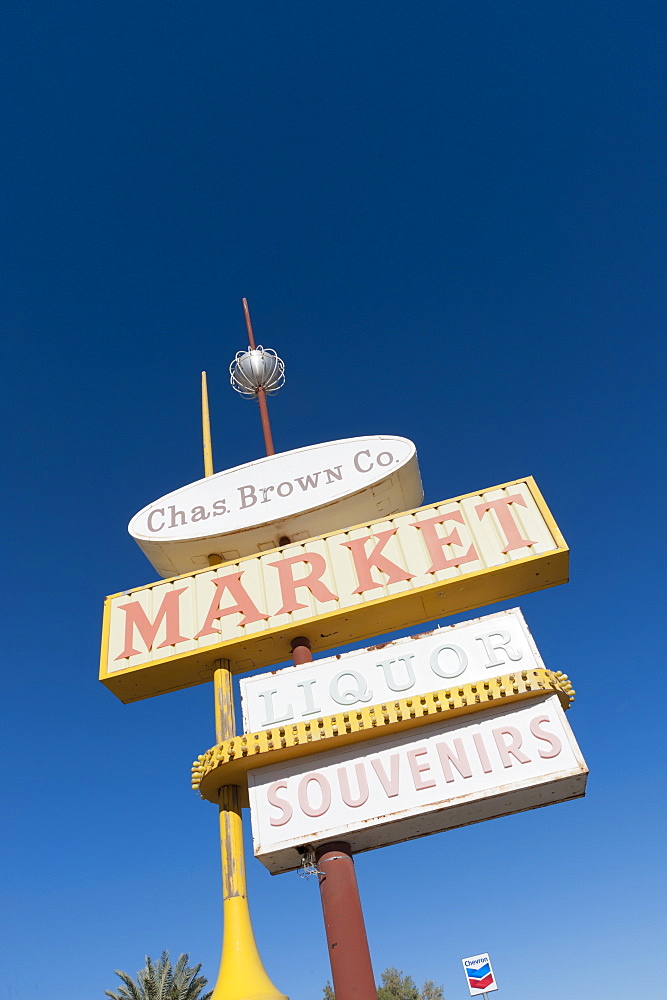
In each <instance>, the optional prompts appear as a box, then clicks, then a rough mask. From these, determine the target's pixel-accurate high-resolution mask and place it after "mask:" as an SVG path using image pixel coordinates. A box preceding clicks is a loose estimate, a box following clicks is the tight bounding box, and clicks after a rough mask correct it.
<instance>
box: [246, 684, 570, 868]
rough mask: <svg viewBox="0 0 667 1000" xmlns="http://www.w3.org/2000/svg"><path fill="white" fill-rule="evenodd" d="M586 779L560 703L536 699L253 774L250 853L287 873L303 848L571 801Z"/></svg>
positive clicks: (375, 842)
mask: <svg viewBox="0 0 667 1000" xmlns="http://www.w3.org/2000/svg"><path fill="white" fill-rule="evenodd" d="M587 773H588V772H587V769H586V764H585V762H584V760H583V758H582V756H581V752H580V750H579V748H578V746H577V744H576V741H575V739H574V735H573V734H572V730H571V729H570V727H569V725H568V723H567V721H566V719H565V716H564V713H563V709H562V708H561V705H560V702H559V699H558V696H557V695H555V694H553V695H546V696H544V695H542V696H539V697H536V698H534V699H531V700H530V702H528V703H522V704H516V705H513V706H502V707H499V708H497V709H489V710H484V711H483V712H479V713H476V714H473V715H469V716H464V717H461V718H458V719H456V720H453V721H451V722H445V723H438V722H435V723H433V724H432V725H429V726H428V727H426V728H425V729H424V730H422V731H421V732H420V733H416V732H410V731H408V732H405V733H403V734H401V735H399V736H394V737H379V738H377V737H376V738H373V739H372V740H371V741H370V742H369V743H367V744H366V745H364V746H352V747H350V748H349V749H346V750H338V751H336V750H332V751H330V752H325V753H322V754H318V755H317V756H315V757H311V758H310V759H309V758H300V759H297V760H294V761H289V762H286V763H283V764H277V765H275V766H267V767H263V768H258V769H257V770H251V771H249V773H248V790H249V795H250V807H251V818H252V829H253V843H254V850H255V855H256V857H258V858H259V860H260V861H261V862H262V863H263V864H264V865H265V866H266V867H267V868H268V869H269V871H271V872H272V873H273V874H277V873H279V872H285V871H290V870H293V869H295V868H298V867H299V866H300V865H301V861H302V857H303V848H304V847H312V846H315V845H317V844H321V843H327V842H329V841H334V840H345V841H347V842H348V843H349V844H350V846H351V848H352V850H353V852H354V853H358V852H359V851H368V850H372V849H374V848H377V847H384V846H386V845H388V844H395V843H398V842H400V841H403V840H411V839H413V838H415V837H422V836H425V835H426V834H430V833H438V832H441V831H443V830H450V829H453V828H454V827H459V826H466V825H468V824H471V823H477V822H480V821H481V820H486V819H493V818H495V817H498V816H503V815H508V814H510V813H515V812H521V811H523V810H525V809H533V808H536V807H537V806H542V805H547V804H549V803H551V802H562V801H565V800H567V799H572V798H578V797H580V796H582V795H583V794H584V791H585V787H586V776H587Z"/></svg>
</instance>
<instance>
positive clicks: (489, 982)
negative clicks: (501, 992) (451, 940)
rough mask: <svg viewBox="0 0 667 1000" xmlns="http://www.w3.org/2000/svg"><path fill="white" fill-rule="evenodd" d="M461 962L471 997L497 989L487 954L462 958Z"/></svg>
mask: <svg viewBox="0 0 667 1000" xmlns="http://www.w3.org/2000/svg"><path fill="white" fill-rule="evenodd" d="M461 961H462V963H463V971H464V972H465V974H466V980H467V982H468V989H469V990H470V996H471V997H476V996H479V995H480V993H490V992H491V991H492V990H497V989H498V984H497V982H496V977H495V976H494V974H493V968H492V966H491V959H490V958H489V954H488V952H484V953H483V954H482V955H473V956H472V957H471V958H462V959H461Z"/></svg>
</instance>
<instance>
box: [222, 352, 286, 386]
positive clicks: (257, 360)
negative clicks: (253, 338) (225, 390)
mask: <svg viewBox="0 0 667 1000" xmlns="http://www.w3.org/2000/svg"><path fill="white" fill-rule="evenodd" d="M229 374H230V376H231V377H230V380H229V381H230V382H231V384H232V388H233V389H236V391H237V392H239V393H240V394H241V395H242V396H245V397H246V399H252V398H253V397H256V396H257V393H258V391H259V390H260V389H263V390H264V392H265V393H266V394H267V396H271V395H272V394H273V393H274V392H278V389H280V388H282V386H283V385H284V384H285V365H284V363H283V361H282V360H281V359H280V358H279V357H278V355H277V354H276V352H275V351H272V350H271V349H270V348H268V347H262V346H261V344H260V345H259V347H249V348H248V350H247V351H238V352H237V354H236V357H235V358H234V360H233V361H232V363H231V365H230V366H229Z"/></svg>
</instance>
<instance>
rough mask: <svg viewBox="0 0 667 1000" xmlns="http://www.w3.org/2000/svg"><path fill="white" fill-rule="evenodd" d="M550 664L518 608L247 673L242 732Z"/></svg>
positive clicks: (242, 687) (244, 680)
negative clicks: (306, 660) (339, 652)
mask: <svg viewBox="0 0 667 1000" xmlns="http://www.w3.org/2000/svg"><path fill="white" fill-rule="evenodd" d="M535 668H544V663H543V662H542V658H541V656H540V654H539V652H538V650H537V647H536V646H535V643H534V641H533V637H532V636H531V634H530V632H529V630H528V626H527V625H526V621H525V619H524V617H523V615H522V613H521V611H520V609H519V608H514V609H512V610H511V611H501V612H500V613H499V614H495V615H486V616H484V617H483V618H476V619H474V620H473V621H468V622H461V623H460V624H458V625H449V626H448V627H447V628H439V629H436V630H435V631H433V632H426V633H424V634H422V635H418V636H407V637H406V638H403V639H397V640H396V641H394V642H385V643H381V644H379V645H377V646H371V647H370V649H355V650H353V651H352V652H351V653H342V654H339V655H338V656H332V657H327V658H326V659H318V660H316V661H314V662H312V663H303V664H301V665H300V666H296V667H285V668H284V669H283V670H276V671H273V672H271V673H269V672H265V673H262V674H257V675H255V676H254V677H244V678H242V679H241V682H240V689H241V705H242V709H243V731H244V732H246V733H250V732H254V731H256V730H261V729H271V728H272V727H273V726H276V725H284V724H286V723H292V722H301V721H304V720H306V719H312V718H314V717H317V716H320V715H331V714H332V713H336V712H340V711H341V708H344V709H352V710H356V709H357V708H361V707H362V706H364V705H368V704H374V703H377V702H385V701H393V700H395V699H396V698H408V697H410V696H412V695H420V694H425V693H426V692H428V691H432V690H433V689H434V688H436V687H444V686H447V685H448V684H449V685H451V684H454V683H455V684H456V685H461V684H469V683H471V682H472V681H478V680H482V679H486V678H488V677H493V675H494V674H498V673H507V672H508V671H511V670H516V671H521V670H533V669H535Z"/></svg>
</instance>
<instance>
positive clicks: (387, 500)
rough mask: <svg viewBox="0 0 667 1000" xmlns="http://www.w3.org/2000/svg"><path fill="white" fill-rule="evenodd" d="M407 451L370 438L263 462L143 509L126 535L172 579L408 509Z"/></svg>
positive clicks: (416, 493)
mask: <svg viewBox="0 0 667 1000" xmlns="http://www.w3.org/2000/svg"><path fill="white" fill-rule="evenodd" d="M423 497H424V491H423V489H422V484H421V477H420V475H419V466H418V464H417V453H416V450H415V446H414V444H413V443H412V441H408V440H407V438H402V437H395V436H388V435H387V436H385V435H373V436H368V437H358V438H346V439H344V440H342V441H329V442H327V443H325V444H317V445H311V446H309V447H307V448H297V449H295V450H294V451H286V452H281V453H279V454H277V455H269V456H267V457H266V458H261V459H259V460H258V461H256V462H249V463H247V464H246V465H239V466H236V468H234V469H227V470H226V471H224V472H218V473H216V474H215V475H213V476H209V477H208V478H207V479H199V480H198V481H197V482H195V483H190V484H189V485H187V486H182V487H181V488H180V489H178V490H174V492H173V493H168V494H167V495H166V496H164V497H161V498H160V499H159V500H155V501H154V502H153V503H151V504H149V505H148V506H147V507H144V509H143V510H140V511H139V513H138V514H135V516H134V517H133V518H132V520H131V521H130V524H129V526H128V530H129V532H130V534H131V535H132V537H133V538H134V539H135V541H136V542H137V543H138V544H139V545H140V547H141V548H142V550H143V551H144V553H145V554H146V556H147V557H148V559H149V560H150V561H151V563H152V564H153V566H154V567H155V569H156V570H157V571H158V573H160V575H161V576H164V577H170V576H178V575H179V574H181V573H189V572H191V571H192V570H193V569H199V568H202V567H205V566H207V565H209V556H210V555H217V556H219V557H220V559H221V560H222V561H225V562H227V561H231V560H233V559H238V558H239V557H241V556H246V555H252V554H254V553H256V552H261V551H264V550H266V549H271V548H275V547H276V546H278V545H279V544H285V542H284V541H283V542H282V543H281V539H284V538H288V539H289V541H292V542H296V541H302V540H305V539H306V538H312V537H313V536H315V535H320V534H324V533H325V532H328V531H336V530H338V529H340V528H344V527H347V526H351V525H354V524H359V523H363V522H365V521H368V520H371V519H375V518H378V517H382V516H384V515H386V516H390V515H392V514H396V513H398V512H399V511H401V510H409V509H411V508H413V507H418V506H419V505H420V504H421V502H422V500H423Z"/></svg>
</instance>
